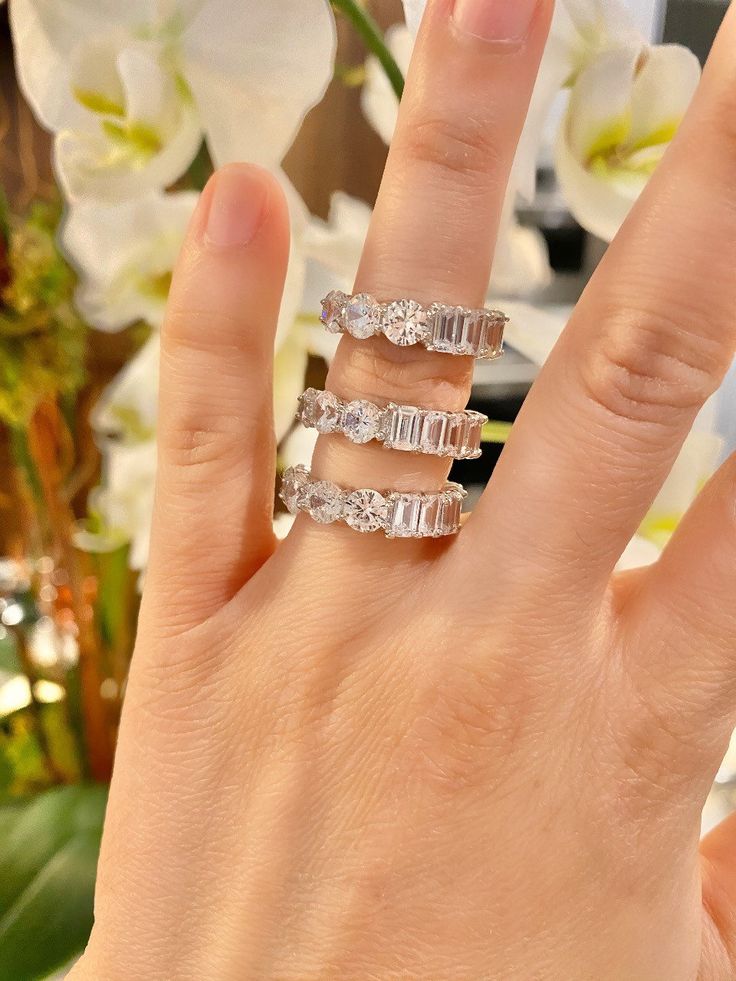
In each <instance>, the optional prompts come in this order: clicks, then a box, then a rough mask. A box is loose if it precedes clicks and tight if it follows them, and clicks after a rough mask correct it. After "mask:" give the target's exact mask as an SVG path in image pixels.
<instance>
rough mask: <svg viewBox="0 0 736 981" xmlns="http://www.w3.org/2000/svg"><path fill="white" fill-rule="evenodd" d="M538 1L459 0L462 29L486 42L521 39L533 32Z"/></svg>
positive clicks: (457, 18)
mask: <svg viewBox="0 0 736 981" xmlns="http://www.w3.org/2000/svg"><path fill="white" fill-rule="evenodd" d="M537 4H538V0H455V9H454V11H453V15H452V16H453V19H454V21H455V23H456V24H457V26H458V27H459V28H460V30H461V31H464V32H465V33H466V34H472V35H474V36H475V37H479V38H482V39H483V40H484V41H521V40H522V39H523V38H525V37H526V35H527V34H528V33H529V28H530V27H531V23H532V19H533V18H534V12H535V11H536V9H537Z"/></svg>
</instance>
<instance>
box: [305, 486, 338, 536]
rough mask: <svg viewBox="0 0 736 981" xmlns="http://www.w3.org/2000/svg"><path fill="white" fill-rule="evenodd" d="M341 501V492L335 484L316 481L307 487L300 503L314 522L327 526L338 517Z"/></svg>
mask: <svg viewBox="0 0 736 981" xmlns="http://www.w3.org/2000/svg"><path fill="white" fill-rule="evenodd" d="M342 501H343V498H342V491H341V490H340V488H339V487H338V486H337V484H333V483H331V482H330V481H329V480H318V481H316V482H315V483H313V484H309V485H308V487H307V488H306V490H305V492H304V494H303V495H302V499H301V501H300V503H301V504H302V506H303V507H305V508H306V509H307V511H309V513H310V515H311V516H312V517H313V518H314V520H315V521H319V523H320V524H322V525H329V524H330V523H331V522H333V521H336V520H337V519H338V518H339V517H340V514H341V512H342Z"/></svg>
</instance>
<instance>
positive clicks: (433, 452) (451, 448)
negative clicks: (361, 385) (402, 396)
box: [296, 388, 488, 460]
mask: <svg viewBox="0 0 736 981" xmlns="http://www.w3.org/2000/svg"><path fill="white" fill-rule="evenodd" d="M296 417H297V419H298V420H299V422H301V424H302V425H303V426H306V428H307V429H316V430H317V431H318V432H320V433H323V434H328V433H342V434H343V435H345V436H347V438H348V439H349V440H350V441H351V442H353V443H359V444H360V443H370V441H371V440H374V439H375V440H378V442H380V443H383V445H384V446H385V447H387V448H388V449H392V450H403V451H404V452H407V453H423V454H425V455H427V456H444V457H451V458H452V459H454V460H476V459H477V458H478V457H479V456H480V455H481V453H482V450H481V448H480V443H481V435H482V431H483V426H484V425H485V424H486V423H487V422H488V416H484V415H483V414H482V413H481V412H473V411H472V410H468V411H466V412H440V411H438V410H435V409H418V408H417V407H416V406H413V405H397V404H396V403H395V402H390V403H389V404H388V405H387V406H386V407H385V408H380V407H379V406H377V405H374V403H373V402H366V401H364V400H362V399H357V400H355V401H353V402H347V401H345V399H341V398H339V397H338V396H337V395H334V394H333V393H332V392H321V391H318V390H317V389H316V388H308V389H307V390H306V392H304V394H303V395H300V396H299V410H298V412H297V415H296Z"/></svg>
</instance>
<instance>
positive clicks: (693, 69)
mask: <svg viewBox="0 0 736 981" xmlns="http://www.w3.org/2000/svg"><path fill="white" fill-rule="evenodd" d="M699 81H700V64H699V62H698V60H697V58H696V57H695V55H694V54H693V53H692V52H691V51H688V49H687V48H683V47H680V46H679V45H660V46H655V47H648V46H645V47H643V48H642V47H638V46H637V47H627V48H618V49H614V50H610V51H607V52H604V53H603V54H601V55H600V56H599V57H597V58H596V59H595V60H594V61H592V63H591V64H590V65H588V67H586V68H584V69H583V70H582V72H581V73H580V74H579V76H578V77H577V79H576V81H575V84H574V86H573V89H572V92H571V94H570V102H569V106H568V110H567V114H566V116H565V120H564V122H563V125H562V128H561V131H560V136H559V141H558V145H557V154H556V158H557V176H558V179H559V181H560V185H561V187H562V191H563V194H564V196H565V199H566V201H567V203H568V206H569V207H570V210H571V211H572V213H573V215H574V216H575V218H576V219H577V221H578V222H579V223H580V224H581V225H582V226H583V227H584V228H586V229H588V231H590V232H592V233H593V234H595V235H597V236H598V237H599V238H602V239H604V240H606V241H611V239H612V238H613V237H614V236H615V234H616V233H617V231H618V230H619V228H620V227H621V224H622V223H623V221H624V219H625V218H626V215H627V214H628V212H629V210H630V209H631V206H632V205H633V204H634V202H635V201H636V199H637V198H638V196H639V194H640V193H641V192H642V190H643V189H644V187H645V186H646V184H647V181H648V180H649V178H650V177H651V175H652V173H653V172H654V170H655V169H656V167H657V165H658V164H659V162H660V160H661V159H662V156H663V155H664V153H665V151H666V149H667V147H668V145H669V143H670V141H671V140H672V138H673V136H674V135H675V133H676V132H677V129H678V127H679V125H680V122H681V121H682V118H683V116H684V115H685V112H686V110H687V108H688V106H689V104H690V101H691V99H692V97H693V95H694V93H695V90H696V88H697V86H698V83H699Z"/></svg>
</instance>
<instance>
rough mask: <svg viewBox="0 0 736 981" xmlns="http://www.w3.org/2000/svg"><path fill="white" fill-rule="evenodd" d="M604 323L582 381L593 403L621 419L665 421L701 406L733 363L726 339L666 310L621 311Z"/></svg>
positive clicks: (586, 363) (617, 311)
mask: <svg viewBox="0 0 736 981" xmlns="http://www.w3.org/2000/svg"><path fill="white" fill-rule="evenodd" d="M603 325H604V326H603V333H602V335H601V337H600V338H599V340H598V342H597V343H596V344H595V345H594V347H593V349H592V352H591V354H590V356H589V357H588V358H587V359H585V360H584V361H583V362H582V365H581V372H582V381H583V386H584V389H585V391H586V394H587V396H588V398H589V399H590V400H591V401H593V402H594V403H596V404H598V405H599V406H601V407H602V408H603V409H604V410H606V412H608V413H611V414H613V415H614V416H618V417H620V418H625V419H627V420H632V421H635V422H662V421H666V417H667V416H668V415H669V414H670V413H672V412H677V411H690V410H693V409H696V408H699V407H700V406H701V405H702V404H703V403H704V402H705V401H706V400H707V399H708V398H709V397H710V396H711V395H712V394H713V393H714V392H715V390H716V389H717V388H718V385H719V384H720V381H721V379H722V377H723V373H724V372H725V371H726V370H727V368H728V365H729V363H730V358H731V352H730V350H728V349H727V345H726V343H724V341H723V340H720V339H716V338H713V337H709V336H706V335H704V334H703V333H702V332H701V333H697V332H694V331H691V330H689V329H688V328H687V327H686V326H683V325H682V324H681V323H678V321H677V320H676V319H675V318H674V317H669V316H667V315H666V314H662V313H661V312H660V313H652V312H651V311H647V310H638V309H620V308H619V309H617V310H616V311H615V313H613V314H612V315H610V316H608V317H604V320H603ZM663 417H665V418H663Z"/></svg>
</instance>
